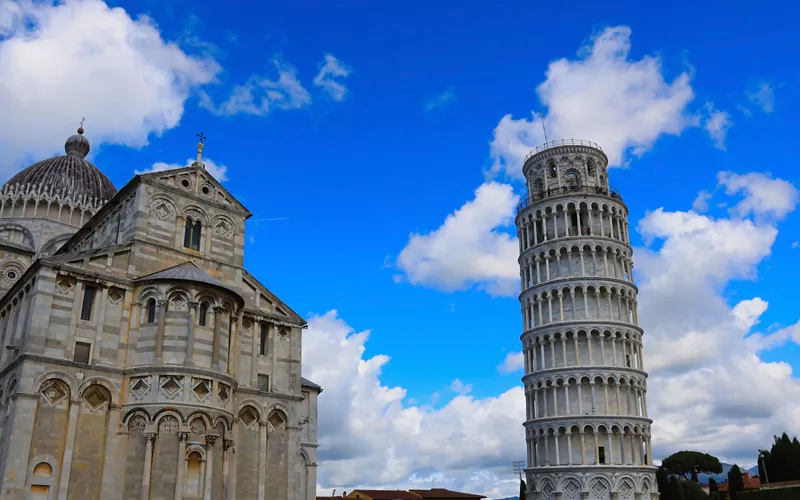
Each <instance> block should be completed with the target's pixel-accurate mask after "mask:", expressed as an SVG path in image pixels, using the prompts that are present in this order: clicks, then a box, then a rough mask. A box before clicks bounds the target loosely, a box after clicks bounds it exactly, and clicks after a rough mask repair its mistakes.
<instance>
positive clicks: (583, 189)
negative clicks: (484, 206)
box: [517, 185, 622, 213]
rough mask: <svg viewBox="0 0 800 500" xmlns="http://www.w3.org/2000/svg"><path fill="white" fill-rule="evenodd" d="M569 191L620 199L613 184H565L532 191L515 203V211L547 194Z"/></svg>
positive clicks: (520, 210)
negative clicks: (607, 185)
mask: <svg viewBox="0 0 800 500" xmlns="http://www.w3.org/2000/svg"><path fill="white" fill-rule="evenodd" d="M569 193H588V194H602V195H604V196H610V197H611V198H614V199H617V200H619V201H622V196H620V194H619V192H618V191H617V190H616V189H614V187H613V186H610V187H609V188H604V187H601V186H574V185H566V186H561V187H560V188H551V189H548V190H546V191H544V190H543V191H540V192H538V193H534V194H533V195H532V196H529V197H528V199H527V200H524V201H523V202H521V203H520V204H519V205H517V213H520V212H522V211H523V210H524V209H525V208H527V207H528V206H529V205H530V204H531V203H534V202H536V201H539V200H543V199H545V198H547V197H549V196H558V195H561V194H569Z"/></svg>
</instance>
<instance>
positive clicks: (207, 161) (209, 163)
mask: <svg viewBox="0 0 800 500" xmlns="http://www.w3.org/2000/svg"><path fill="white" fill-rule="evenodd" d="M194 162H195V158H189V159H187V160H186V163H185V164H184V165H180V164H178V163H165V162H161V161H159V162H156V163H154V164H153V166H152V167H150V168H148V169H146V170H134V172H133V173H135V174H137V175H139V174H150V173H153V172H163V171H164V170H173V169H176V168H184V167H189V166H191V165H192V163H194ZM203 164H204V165H205V168H206V170H207V171H208V173H209V174H211V175H212V176H214V178H215V179H216V180H218V181H219V182H225V181H227V180H228V167H227V166H226V165H223V164H221V163H219V164H218V163H217V162H215V161H214V160H212V159H211V158H203Z"/></svg>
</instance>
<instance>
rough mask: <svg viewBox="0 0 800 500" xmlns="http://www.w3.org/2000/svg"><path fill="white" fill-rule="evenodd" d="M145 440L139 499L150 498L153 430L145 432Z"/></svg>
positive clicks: (146, 499)
mask: <svg viewBox="0 0 800 500" xmlns="http://www.w3.org/2000/svg"><path fill="white" fill-rule="evenodd" d="M144 437H145V439H146V440H147V448H146V449H145V452H144V473H143V474H142V496H141V500H149V499H150V471H151V469H152V468H153V443H154V442H155V440H156V433H155V432H147V433H145V435H144Z"/></svg>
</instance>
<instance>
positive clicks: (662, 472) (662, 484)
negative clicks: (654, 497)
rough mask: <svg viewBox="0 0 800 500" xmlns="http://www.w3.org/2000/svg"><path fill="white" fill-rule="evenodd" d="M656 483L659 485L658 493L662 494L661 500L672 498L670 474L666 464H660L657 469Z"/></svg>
mask: <svg viewBox="0 0 800 500" xmlns="http://www.w3.org/2000/svg"><path fill="white" fill-rule="evenodd" d="M656 484H657V485H658V493H659V494H660V495H661V500H672V499H671V497H670V496H669V475H668V474H667V470H666V469H665V468H664V466H663V465H662V466H659V468H658V470H657V471H656Z"/></svg>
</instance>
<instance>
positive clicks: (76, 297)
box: [12, 280, 83, 359]
mask: <svg viewBox="0 0 800 500" xmlns="http://www.w3.org/2000/svg"><path fill="white" fill-rule="evenodd" d="M82 301H83V281H81V280H76V281H75V293H74V294H73V296H72V314H71V315H70V319H69V333H68V334H67V338H68V339H70V341H69V342H67V345H65V346H64V355H65V357H66V359H72V339H74V338H75V331H76V330H77V329H78V318H80V317H81V303H82ZM12 334H13V330H12Z"/></svg>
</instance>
